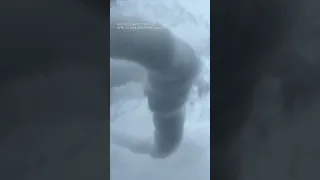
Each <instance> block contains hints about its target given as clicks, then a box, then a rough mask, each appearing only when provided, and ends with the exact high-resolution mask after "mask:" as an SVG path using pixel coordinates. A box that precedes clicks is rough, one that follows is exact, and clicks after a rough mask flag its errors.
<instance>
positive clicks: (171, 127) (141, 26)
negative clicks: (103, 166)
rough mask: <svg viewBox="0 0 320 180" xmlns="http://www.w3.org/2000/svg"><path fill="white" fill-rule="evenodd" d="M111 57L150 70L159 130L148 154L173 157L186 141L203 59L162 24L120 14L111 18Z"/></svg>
mask: <svg viewBox="0 0 320 180" xmlns="http://www.w3.org/2000/svg"><path fill="white" fill-rule="evenodd" d="M110 57H111V58H113V59H118V60H127V61H131V62H134V63H137V64H139V65H141V66H143V67H145V68H146V69H147V71H148V81H147V85H146V95H147V97H148V105H149V109H150V110H151V112H152V113H153V123H154V127H155V132H154V142H153V144H152V145H151V146H150V150H149V151H148V153H150V155H151V156H153V157H157V158H165V157H167V156H169V155H170V154H172V153H173V152H174V151H175V150H176V149H177V147H178V146H179V145H180V143H181V141H182V139H183V129H184V127H183V126H184V121H185V103H186V101H187V99H188V95H189V92H190V90H191V87H192V84H193V82H194V80H195V79H196V77H197V76H198V74H199V72H200V67H201V62H200V60H199V58H198V57H197V56H196V54H195V52H194V50H193V49H192V47H191V46H190V45H189V44H187V43H186V42H185V41H183V40H181V39H179V38H177V37H175V36H174V35H173V34H172V33H171V32H170V31H169V30H168V29H166V28H165V27H163V26H161V25H160V24H154V23H151V22H148V21H145V20H142V19H140V18H138V17H133V16H123V15H120V14H117V15H111V19H110ZM128 148H129V147H128ZM129 149H130V148H129ZM143 151H145V150H143Z"/></svg>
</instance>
